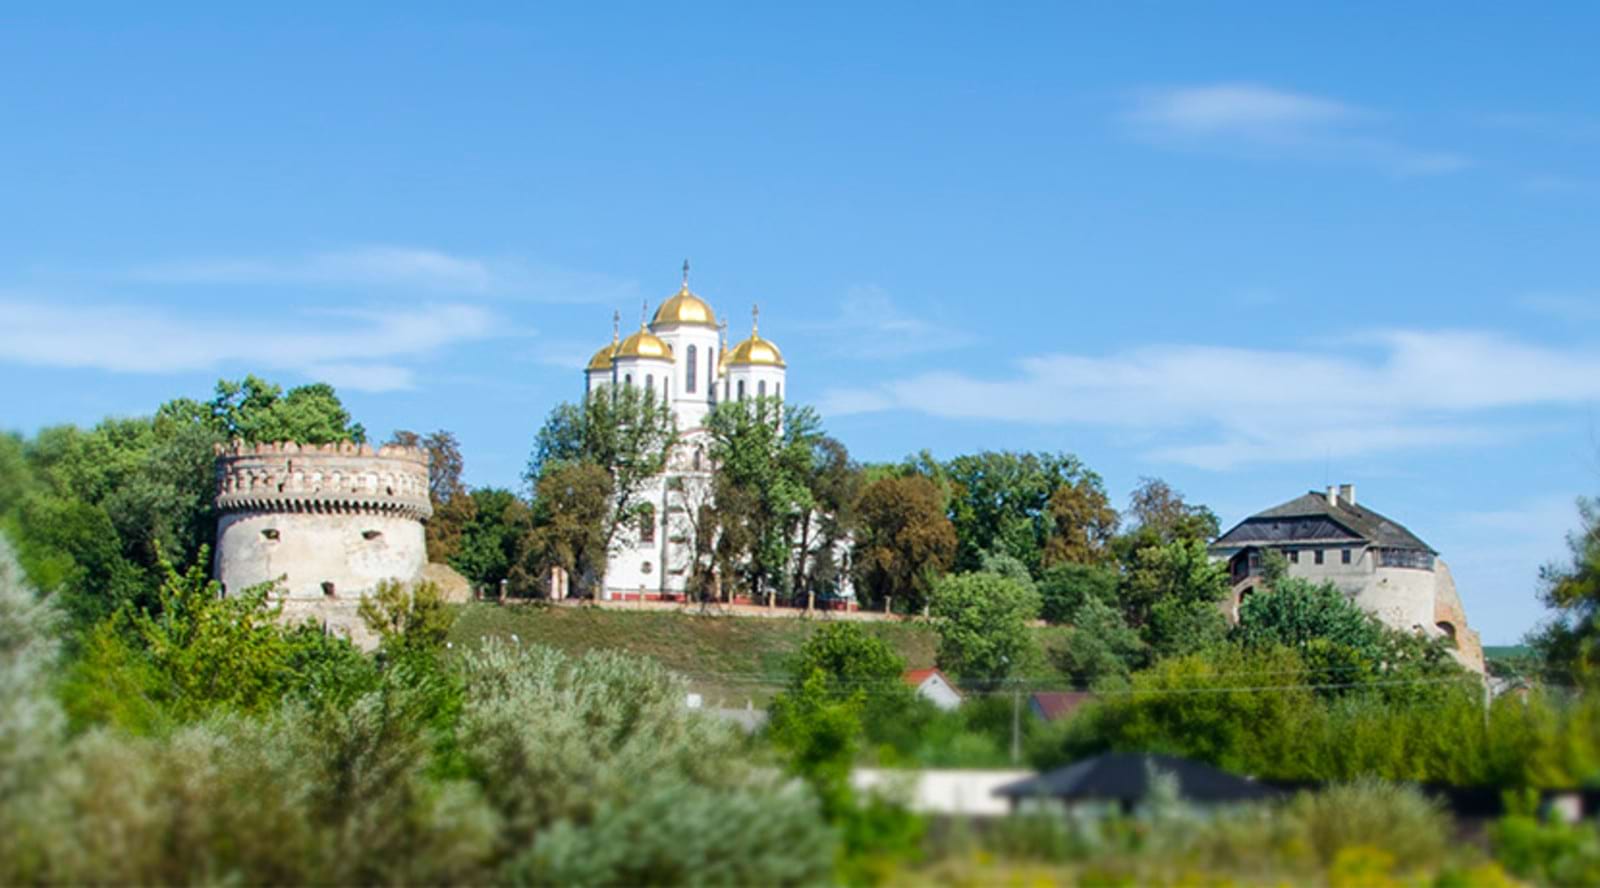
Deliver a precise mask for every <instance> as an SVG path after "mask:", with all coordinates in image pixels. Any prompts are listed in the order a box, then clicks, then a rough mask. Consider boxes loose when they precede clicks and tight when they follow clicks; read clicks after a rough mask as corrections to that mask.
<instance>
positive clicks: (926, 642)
mask: <svg viewBox="0 0 1600 888" xmlns="http://www.w3.org/2000/svg"><path fill="white" fill-rule="evenodd" d="M825 622H828V621H827V620H825V619H797V618H763V617H727V616H713V615H709V614H699V613H693V612H688V613H661V612H651V611H640V612H629V611H620V610H603V609H600V608H587V607H586V608H575V607H547V606H541V605H537V604H515V605H504V606H501V605H496V604H488V603H474V604H468V605H464V606H463V607H462V609H461V612H460V614H459V616H458V618H457V620H456V623H455V626H454V628H453V629H452V630H451V633H450V634H451V638H452V640H453V641H455V642H457V643H459V644H465V645H471V644H476V643H478V642H480V641H481V640H482V639H484V638H490V637H499V638H510V637H511V636H512V635H516V636H517V639H518V640H519V641H520V642H522V643H523V644H543V645H549V646H550V647H554V648H559V649H561V650H563V651H567V652H568V653H573V654H581V653H583V652H585V651H591V650H608V649H609V650H624V651H628V652H630V653H634V654H643V655H645V656H648V657H653V658H655V659H656V660H659V661H660V662H661V663H662V664H664V665H665V666H667V668H669V669H672V670H674V671H676V672H679V673H682V674H683V675H684V676H686V677H687V678H688V679H689V682H690V684H691V685H692V686H693V687H694V689H695V690H696V691H699V692H700V693H701V694H704V695H705V698H706V705H708V706H718V705H723V706H743V705H744V704H745V702H746V701H750V702H753V703H755V704H756V705H757V706H760V705H763V704H765V702H766V701H767V700H768V699H769V698H770V697H771V696H772V695H773V694H774V693H776V692H777V690H778V689H779V688H780V687H781V686H782V684H783V683H784V681H785V679H786V678H787V674H788V672H787V670H788V665H789V659H790V657H791V656H793V654H794V653H795V652H796V651H798V650H799V649H800V645H801V644H803V643H804V642H805V640H806V638H807V637H809V636H810V635H811V633H812V632H814V631H816V629H817V627H818V626H821V625H823V624H824V623H825ZM861 625H862V626H864V627H865V628H866V629H867V630H868V631H869V632H872V633H874V634H876V635H878V636H879V637H880V638H883V639H884V640H885V641H887V642H889V644H891V645H893V646H894V649H895V650H896V651H899V652H900V655H901V656H902V657H905V660H906V665H907V666H908V667H909V668H912V669H919V668H925V667H928V666H932V665H933V658H934V647H935V645H936V644H937V643H938V638H937V636H935V635H934V633H933V630H932V629H930V628H928V627H927V626H926V625H920V624H913V623H884V622H863V623H862V624H861Z"/></svg>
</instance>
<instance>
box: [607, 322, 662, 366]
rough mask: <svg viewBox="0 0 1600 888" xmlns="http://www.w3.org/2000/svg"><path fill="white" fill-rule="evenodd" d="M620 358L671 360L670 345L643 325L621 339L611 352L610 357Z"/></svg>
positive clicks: (613, 358)
mask: <svg viewBox="0 0 1600 888" xmlns="http://www.w3.org/2000/svg"><path fill="white" fill-rule="evenodd" d="M621 358H657V359H660V360H663V361H670V360H672V346H670V345H667V344H666V343H665V342H662V341H661V338H660V337H658V336H656V334H654V333H651V332H650V331H649V330H646V329H644V328H643V327H641V328H639V332H637V333H635V334H633V335H632V336H629V337H628V338H627V339H624V340H622V343H621V344H620V345H618V346H617V350H616V351H615V352H614V353H612V355H611V359H612V360H618V359H621Z"/></svg>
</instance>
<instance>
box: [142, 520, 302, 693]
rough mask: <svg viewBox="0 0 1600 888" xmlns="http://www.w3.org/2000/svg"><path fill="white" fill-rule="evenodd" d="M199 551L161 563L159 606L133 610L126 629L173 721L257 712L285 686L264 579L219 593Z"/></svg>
mask: <svg viewBox="0 0 1600 888" xmlns="http://www.w3.org/2000/svg"><path fill="white" fill-rule="evenodd" d="M205 556H206V552H205V550H202V551H201V557H200V558H199V559H197V560H196V562H195V563H194V564H191V565H190V566H189V568H188V569H187V570H185V571H184V572H182V573H179V572H178V569H177V568H176V567H174V566H173V565H171V564H170V563H166V564H163V569H164V572H165V575H166V579H165V580H164V581H163V582H162V584H161V589H160V592H159V595H160V606H159V607H158V608H157V609H156V611H155V613H153V614H151V613H144V612H134V613H133V614H132V615H131V620H132V628H133V632H134V634H135V637H137V638H138V640H139V642H140V645H141V646H142V648H143V651H144V653H145V656H146V657H147V658H148V660H149V663H150V666H151V668H152V670H153V674H154V677H155V680H156V685H155V688H154V691H155V694H156V695H157V698H158V699H159V700H160V701H161V702H162V703H163V704H164V705H165V706H166V707H167V708H168V709H169V710H170V711H171V712H172V713H173V714H174V715H175V716H176V717H177V718H178V719H179V720H180V721H187V720H190V719H193V718H195V717H197V716H199V715H202V714H204V713H207V712H210V711H213V710H218V709H221V710H225V711H235V712H251V713H259V712H264V711H266V710H267V709H268V708H270V707H272V706H274V705H276V704H277V702H278V700H279V698H280V697H281V696H282V695H283V693H284V690H285V689H286V688H287V687H288V686H289V683H290V678H291V676H290V674H289V670H288V668H287V661H288V654H289V649H288V643H287V640H286V639H285V637H284V633H283V631H282V627H281V626H280V624H279V623H278V613H279V610H278V608H276V607H271V606H269V605H268V603H267V594H268V592H269V591H270V589H271V587H270V586H268V585H261V586H252V587H250V588H248V589H243V590H241V591H239V592H237V593H234V594H230V595H228V596H227V597H223V596H222V586H221V584H220V583H218V582H217V581H216V580H213V579H211V571H210V562H209V559H208V558H207V557H205Z"/></svg>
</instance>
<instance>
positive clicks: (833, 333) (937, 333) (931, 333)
mask: <svg viewBox="0 0 1600 888" xmlns="http://www.w3.org/2000/svg"><path fill="white" fill-rule="evenodd" d="M793 329H795V330H796V331H797V332H800V333H804V334H813V335H816V334H820V336H821V338H823V339H824V340H825V341H826V343H827V351H829V352H830V353H832V354H839V355H850V356H853V357H858V358H865V359H869V360H888V359H894V358H904V357H909V356H911V355H918V354H928V353H932V352H940V351H949V350H950V349H955V348H962V347H964V346H967V345H971V344H972V343H973V342H974V341H975V337H974V336H973V335H972V334H971V333H969V332H967V331H966V330H962V329H960V328H958V327H956V326H953V325H949V324H945V323H942V322H941V321H940V320H939V319H938V318H937V317H933V316H930V314H929V313H928V312H927V311H922V312H916V313H913V312H910V311H907V310H906V309H904V308H903V307H901V306H900V305H899V304H897V303H896V302H895V300H894V299H893V298H892V297H891V296H890V295H889V291H888V290H886V289H884V288H883V287H880V286H877V285H875V284H867V285H862V286H856V287H851V288H850V289H849V291H847V292H846V293H845V297H844V299H842V300H840V302H839V308H838V314H837V315H836V316H835V317H833V318H831V319H829V320H825V321H820V322H814V323H801V324H797V325H795V326H794V327H793Z"/></svg>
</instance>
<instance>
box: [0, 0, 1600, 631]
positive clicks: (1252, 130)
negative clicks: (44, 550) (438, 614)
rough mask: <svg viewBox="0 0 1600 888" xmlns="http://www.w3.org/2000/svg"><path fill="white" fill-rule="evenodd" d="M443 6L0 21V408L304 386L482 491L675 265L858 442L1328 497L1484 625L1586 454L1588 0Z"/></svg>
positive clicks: (1592, 143)
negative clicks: (1354, 504) (1344, 496)
mask: <svg viewBox="0 0 1600 888" xmlns="http://www.w3.org/2000/svg"><path fill="white" fill-rule="evenodd" d="M453 6H461V7H463V8H461V9H451V10H449V11H446V10H445V8H444V7H442V6H437V5H434V7H432V8H430V7H428V6H421V5H419V6H414V7H404V6H397V5H383V6H369V7H361V6H358V5H355V4H339V5H337V9H336V11H334V12H331V13H330V12H329V11H327V10H326V9H321V8H319V7H317V6H303V7H298V8H296V7H292V6H288V5H274V6H273V9H272V10H271V14H270V15H267V14H265V13H259V14H257V13H249V14H248V15H251V16H252V17H246V15H247V13H244V12H241V11H240V10H239V9H238V8H236V7H229V8H222V7H195V8H193V9H184V8H183V7H178V6H169V7H165V8H164V9H161V10H150V9H145V8H142V7H141V8H137V9H136V10H135V8H134V7H129V6H125V5H122V6H108V7H105V8H100V9H96V8H93V7H76V8H74V9H73V10H71V11H70V12H68V11H62V10H61V9H57V8H56V7H54V6H42V7H39V8H37V9H35V10H32V11H29V10H22V11H18V10H16V9H10V10H8V11H7V12H5V13H0V121H3V128H0V169H3V170H4V175H3V178H0V425H4V426H7V427H11V428H15V429H18V430H21V431H24V432H32V431H34V430H36V429H37V428H39V427H40V426H42V425H47V424H51V423H57V422H80V423H89V422H93V421H95V420H96V419H98V418H100V417H102V416H104V415H107V414H136V413H142V412H147V411H149V410H150V409H152V408H153V407H154V406H155V405H156V404H158V403H160V402H161V401H162V400H165V399H167V398H170V397H173V396H177V395H191V396H196V397H202V396H204V395H205V394H206V393H207V392H208V391H209V389H210V387H211V385H212V384H213V383H214V381H215V380H216V379H217V378H218V377H219V376H230V377H236V376H240V375H243V374H244V373H246V372H252V371H253V372H257V373H261V374H263V375H266V376H268V377H270V378H273V379H276V380H278V381H280V382H283V383H285V384H296V383H300V382H304V381H309V380H313V379H326V380H328V381H331V382H333V383H335V384H336V385H338V386H339V388H340V391H341V393H342V394H343V395H344V396H345V398H346V400H347V402H348V403H349V404H350V406H351V407H352V409H353V410H354V412H355V413H356V414H357V416H358V418H360V419H362V420H363V421H364V422H365V423H366V424H367V426H368V428H369V429H372V430H373V431H374V432H376V433H378V434H386V433H387V432H388V431H389V430H390V429H393V428H396V427H409V428H415V429H423V430H428V429H434V428H446V429H451V430H453V431H455V432H456V433H457V434H458V435H459V437H460V439H461V441H462V444H463V448H464V451H465V455H466V459H467V471H468V475H469V480H471V481H472V482H474V483H480V484H507V485H509V484H515V483H516V482H517V477H518V474H519V472H520V470H521V467H522V465H523V463H524V461H525V459H526V455H527V451H528V447H529V443H530V441H531V439H532V436H533V433H534V431H535V429H536V428H537V426H538V424H539V421H540V420H541V418H542V417H543V416H544V415H545V413H546V412H547V411H548V410H549V409H550V407H551V406H552V405H553V404H555V403H556V402H558V401H560V400H563V399H571V398H573V397H574V396H576V395H577V394H578V392H579V390H580V385H581V380H580V375H579V372H578V367H579V366H580V365H581V362H582V361H583V359H584V358H586V357H587V355H588V354H589V353H591V352H592V351H593V350H594V349H595V348H596V347H598V346H599V345H600V344H601V343H602V342H604V341H606V340H607V339H608V338H609V335H610V317H611V313H612V311H613V309H620V310H621V311H622V312H623V315H624V317H625V318H627V319H629V322H630V323H631V322H632V320H631V319H633V318H634V317H636V316H637V313H638V311H639V305H640V303H641V301H645V300H648V301H650V302H651V303H652V304H653V303H655V302H658V301H659V300H660V299H661V298H663V297H665V296H666V295H668V294H670V293H671V292H672V290H673V289H674V288H675V286H676V284H677V273H678V271H677V270H678V265H679V263H680V262H681V261H682V260H683V258H684V257H686V256H687V257H688V258H690V259H691V261H692V262H693V263H694V277H693V284H694V287H695V289H696V290H697V291H698V292H700V293H701V294H702V295H703V296H705V297H707V298H708V299H709V300H710V301H711V302H712V303H713V305H714V306H715V307H716V308H717V310H718V311H720V312H722V313H724V314H726V315H728V316H729V317H730V318H731V319H732V322H733V324H732V326H733V330H734V332H735V333H739V332H741V331H743V330H747V329H748V328H747V324H748V312H749V306H750V305H751V304H752V303H753V302H759V303H760V304H761V306H762V331H763V333H765V334H768V335H769V336H770V337H771V338H773V339H774V340H776V341H777V342H778V343H779V344H780V345H781V346H782V347H783V349H784V352H785V356H786V357H787V358H788V360H789V363H790V369H791V373H790V391H791V393H792V395H793V396H794V397H795V398H797V399H800V400H804V401H807V402H809V403H812V404H815V405H817V406H818V407H819V408H820V409H822V411H823V412H824V415H825V418H826V421H827V425H828V428H829V430H830V431H831V432H832V433H834V434H835V435H836V436H838V437H840V438H841V439H842V440H844V441H845V442H846V443H847V444H848V445H849V446H850V448H851V450H852V451H853V452H854V453H855V454H856V455H857V456H858V457H860V458H863V459H871V460H881V459H894V458H898V457H900V456H902V455H904V454H906V453H909V452H914V451H916V450H919V449H922V448H929V449H931V450H933V451H934V452H935V453H937V454H939V455H943V456H948V455H953V454H955V453H959V452H963V451H969V450H975V449H979V448H994V449H1052V450H1067V451H1072V452H1075V453H1077V454H1079V455H1080V456H1081V457H1082V458H1083V459H1084V460H1085V461H1087V462H1088V463H1089V465H1090V466H1092V467H1093V468H1095V469H1096V470H1098V471H1099V472H1100V473H1101V474H1102V475H1103V476H1104V477H1105V479H1106V482H1107V485H1108V487H1109V488H1110V490H1111V491H1112V492H1113V494H1114V495H1115V496H1116V497H1117V499H1118V501H1119V503H1120V502H1122V501H1123V500H1124V497H1125V496H1126V493H1127V491H1128V490H1129V489H1130V488H1131V487H1132V486H1133V485H1134V484H1136V483H1137V481H1138V479H1139V478H1140V477H1141V476H1147V475H1149V476H1160V477H1163V478H1166V479H1168V480H1169V481H1170V482H1172V483H1173V484H1174V485H1175V486H1177V487H1178V488H1180V489H1181V490H1183V491H1185V492H1186V493H1187V494H1188V495H1189V496H1190V498H1191V499H1193V500H1197V501H1200V502H1205V503H1208V504H1210V505H1211V506H1212V507H1213V508H1214V509H1216V511H1217V512H1218V513H1219V514H1220V515H1221V516H1222V517H1223V520H1224V522H1225V523H1232V522H1233V521H1235V520H1238V519H1239V518H1242V517H1244V516H1245V515H1247V514H1249V513H1250V512H1253V511H1256V510H1258V509H1261V508H1265V507H1267V506H1270V505H1273V504H1275V503H1277V502H1280V501H1282V500H1286V499H1289V498H1291V497H1293V496H1295V495H1298V494H1299V493H1301V492H1303V491H1305V490H1306V489H1309V488H1314V487H1321V486H1322V485H1323V484H1324V483H1337V482H1354V483H1356V484H1357V485H1358V490H1359V494H1360V498H1361V500H1362V501H1363V502H1364V503H1366V504H1368V505H1371V506H1373V507H1374V508H1377V509H1379V510H1381V511H1384V512H1386V513H1388V514H1389V515H1391V516H1392V517H1394V518H1396V519H1398V520H1401V521H1403V522H1405V523H1406V524H1408V525H1409V526H1410V527H1411V528H1412V529H1413V530H1415V531H1416V532H1417V533H1418V534H1419V535H1421V536H1422V537H1423V538H1424V539H1426V540H1428V541H1429V542H1430V543H1432V544H1433V545H1434V546H1435V547H1436V548H1438V549H1440V550H1441V552H1442V553H1443V555H1444V557H1445V558H1446V559H1447V560H1448V561H1450V562H1451V564H1452V567H1453V568H1454V571H1455V575H1456V579H1457V582H1458V584H1459V585H1460V587H1461V592H1462V596H1463V598H1464V600H1465V602H1466V604H1467V608H1468V614H1469V617H1470V620H1471V622H1472V623H1473V625H1474V626H1475V627H1476V628H1477V629H1479V631H1480V632H1481V633H1482V634H1483V637H1484V639H1485V641H1487V642H1489V643H1500V642H1511V641H1514V640H1516V639H1517V638H1518V637H1519V636H1520V635H1521V634H1522V632H1523V631H1525V630H1526V629H1527V628H1529V627H1530V626H1532V625H1533V624H1534V623H1535V622H1536V621H1537V620H1538V619H1539V616H1540V609H1539V606H1538V604H1537V602H1536V600H1535V598H1534V590H1535V588H1536V571H1537V568H1538V565H1539V564H1540V563H1541V562H1543V561H1545V560H1547V559H1550V558H1554V557H1558V556H1560V555H1561V554H1562V552H1563V546H1562V541H1561V537H1562V535H1563V534H1564V533H1565V532H1566V531H1567V530H1569V529H1570V528H1571V526H1572V525H1573V523H1574V515H1575V513H1574V510H1573V507H1572V501H1573V498H1574V497H1575V496H1577V495H1578V494H1580V493H1585V492H1593V491H1595V490H1596V489H1597V488H1600V483H1597V482H1600V426H1597V420H1596V410H1595V405H1596V402H1597V401H1600V350H1597V349H1596V348H1595V346H1596V344H1597V343H1600V261H1597V252H1596V243H1597V240H1596V236H1597V233H1600V227H1597V222H1600V161H1597V160H1596V158H1597V156H1600V107H1597V105H1596V100H1595V98H1594V95H1593V93H1594V90H1593V87H1594V84H1595V83H1597V82H1600V60H1597V59H1600V57H1597V56H1596V54H1595V53H1594V52H1593V50H1592V35H1593V34H1594V33H1595V32H1596V28H1597V26H1600V13H1597V12H1596V11H1595V10H1594V9H1593V7H1588V6H1584V5H1579V4H1571V5H1560V4H1555V5H1545V6H1540V7H1538V8H1537V9H1533V10H1530V8H1526V7H1516V8H1514V7H1509V6H1505V5H1498V6H1491V5H1488V4H1421V3H1418V4H1405V5H1403V7H1396V6H1395V5H1394V4H1339V5H1330V6H1329V7H1327V8H1325V9H1321V10H1318V9H1309V8H1303V5H1299V4H1295V5H1292V6H1295V7H1297V8H1285V7H1288V6H1291V5H1290V4H1272V5H1269V4H1255V5H1244V4H1206V5H1204V7H1200V6H1195V7H1191V8H1184V7H1181V6H1177V5H1172V4H1159V5H1158V4H1149V5H1140V4H1097V5H1087V4H1086V5H1083V6H1081V7H1076V8H1075V7H1071V6H1067V5H1065V4H1045V5H1040V6H1024V5H1020V4H1008V5H1005V6H1003V7H1001V8H999V9H998V11H997V9H996V8H994V6H993V5H979V4H971V5H939V4H927V3H919V4H903V5H892V4H887V3H885V4H871V5H867V4H841V5H837V6H831V7H830V6H814V7H813V6H804V7H802V6H799V5H790V6H787V7H780V6H779V5H777V4H726V5H697V6H692V7H669V6H667V5H665V4H651V5H644V4H641V5H637V6H610V7H601V6H599V5H597V4H573V5H570V6H562V7H556V6H550V7H542V8H539V9H532V8H529V5H527V4H514V5H507V6H504V7H495V6H488V5H475V4H474V5H465V4H461V5H453ZM219 9H225V12H219V11H218V10H219Z"/></svg>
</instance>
